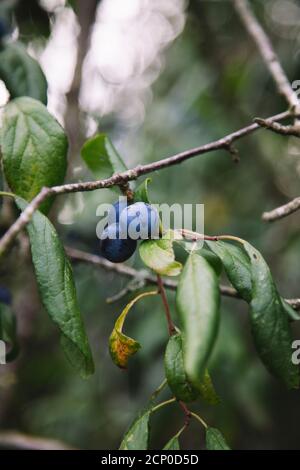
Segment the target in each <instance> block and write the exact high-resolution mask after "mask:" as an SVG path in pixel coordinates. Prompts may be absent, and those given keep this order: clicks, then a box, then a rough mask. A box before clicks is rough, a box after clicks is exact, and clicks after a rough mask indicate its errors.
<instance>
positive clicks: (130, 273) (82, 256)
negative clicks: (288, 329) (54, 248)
mask: <svg viewBox="0 0 300 470" xmlns="http://www.w3.org/2000/svg"><path fill="white" fill-rule="evenodd" d="M65 250H66V253H67V255H68V256H69V257H70V258H71V259H72V260H74V261H79V262H84V263H91V264H93V265H94V266H98V267H100V268H104V269H106V270H108V271H111V272H115V273H117V274H120V275H121V276H125V277H129V278H136V279H141V278H142V279H144V280H145V282H146V283H148V284H153V285H157V278H156V276H153V275H152V274H151V273H150V272H149V271H148V270H146V269H144V270H142V271H138V270H137V269H134V268H131V267H130V266H127V265H125V264H121V263H120V264H114V263H111V262H110V261H107V260H106V259H104V258H101V257H100V256H97V255H93V254H90V253H87V252H85V251H81V250H77V249H76V248H71V247H65ZM161 282H162V284H163V286H164V287H165V288H167V289H170V290H174V291H175V290H176V288H177V281H174V280H172V279H167V278H161ZM220 292H221V294H222V295H224V296H226V297H231V298H235V299H239V298H240V296H239V294H238V293H237V291H236V290H235V289H233V288H232V287H230V286H223V285H221V286H220ZM285 300H286V302H287V303H288V304H290V305H291V306H292V307H293V308H294V309H295V310H300V299H285Z"/></svg>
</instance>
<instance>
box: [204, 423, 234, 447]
mask: <svg viewBox="0 0 300 470" xmlns="http://www.w3.org/2000/svg"><path fill="white" fill-rule="evenodd" d="M206 448H207V449H208V450H231V449H230V447H229V446H228V444H227V442H226V441H225V438H224V436H223V435H222V433H221V432H220V431H219V429H216V428H207V429H206Z"/></svg>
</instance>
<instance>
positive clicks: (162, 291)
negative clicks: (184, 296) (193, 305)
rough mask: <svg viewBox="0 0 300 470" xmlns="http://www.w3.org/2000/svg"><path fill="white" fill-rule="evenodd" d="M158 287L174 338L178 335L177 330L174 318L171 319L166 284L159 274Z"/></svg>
mask: <svg viewBox="0 0 300 470" xmlns="http://www.w3.org/2000/svg"><path fill="white" fill-rule="evenodd" d="M157 285H158V288H159V293H160V295H161V298H162V301H163V305H164V309H165V314H166V319H167V323H168V330H169V335H170V336H172V335H174V334H175V333H176V328H175V325H174V323H173V320H172V317H171V312H170V308H169V304H168V299H167V295H166V291H165V288H164V284H163V282H162V279H161V277H160V275H159V274H157Z"/></svg>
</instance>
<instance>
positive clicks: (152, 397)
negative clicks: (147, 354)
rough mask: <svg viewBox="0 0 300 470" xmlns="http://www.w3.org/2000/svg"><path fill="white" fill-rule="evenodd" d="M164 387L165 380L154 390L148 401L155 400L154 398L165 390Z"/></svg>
mask: <svg viewBox="0 0 300 470" xmlns="http://www.w3.org/2000/svg"><path fill="white" fill-rule="evenodd" d="M166 385H167V379H164V380H163V381H162V383H161V384H160V385H159V386H158V387H157V389H156V390H154V392H153V393H152V395H151V398H150V400H151V401H152V400H155V398H156V397H157V396H158V395H159V394H160V392H161V391H162V390H163V389H164V388H165V386H166Z"/></svg>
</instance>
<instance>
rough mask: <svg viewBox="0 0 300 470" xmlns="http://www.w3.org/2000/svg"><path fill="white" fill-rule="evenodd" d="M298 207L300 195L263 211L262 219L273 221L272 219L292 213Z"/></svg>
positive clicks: (299, 205) (281, 217)
mask: <svg viewBox="0 0 300 470" xmlns="http://www.w3.org/2000/svg"><path fill="white" fill-rule="evenodd" d="M299 209H300V197H296V198H295V199H293V200H292V201H290V202H288V203H287V204H284V205H283V206H280V207H277V209H273V210H272V211H270V212H264V213H263V215H262V219H263V220H264V221H265V222H274V220H278V219H283V217H287V216H288V215H290V214H293V213H294V212H296V211H297V210H299Z"/></svg>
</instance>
